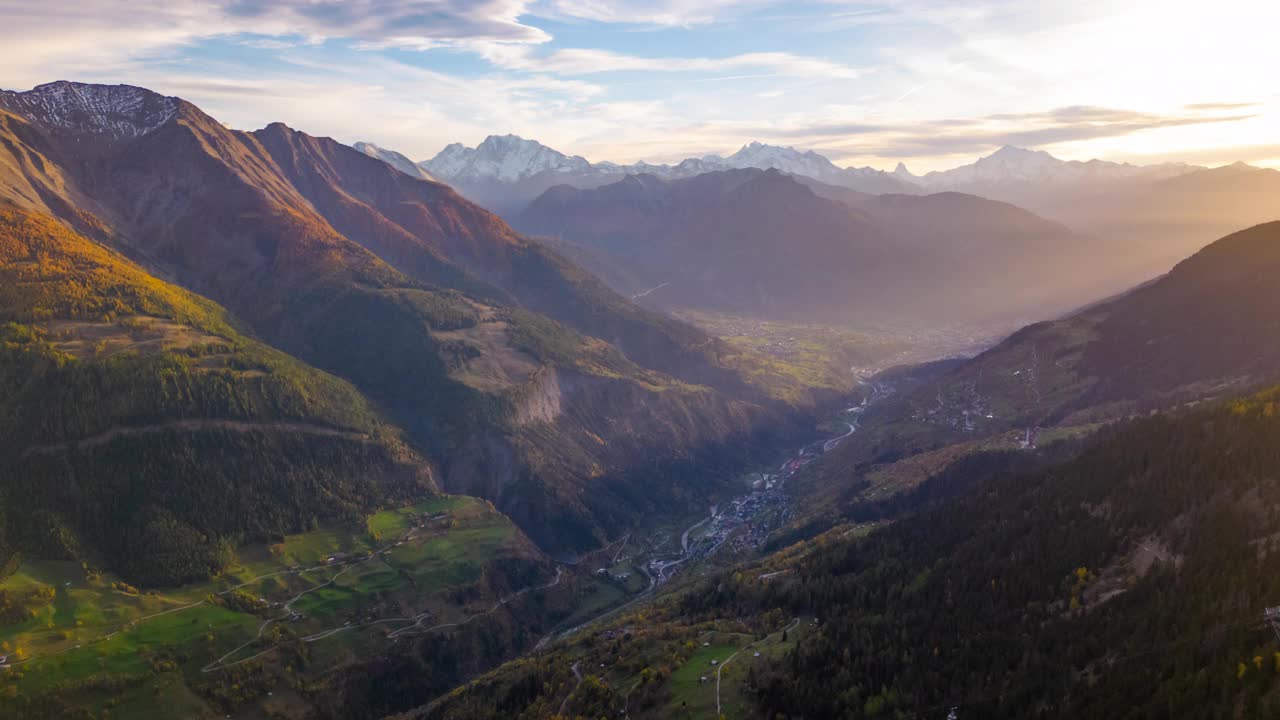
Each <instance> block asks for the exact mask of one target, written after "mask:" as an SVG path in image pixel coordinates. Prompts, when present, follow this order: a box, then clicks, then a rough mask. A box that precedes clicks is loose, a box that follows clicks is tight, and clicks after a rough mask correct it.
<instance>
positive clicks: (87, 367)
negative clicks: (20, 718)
mask: <svg viewBox="0 0 1280 720" xmlns="http://www.w3.org/2000/svg"><path fill="white" fill-rule="evenodd" d="M0 335H2V338H3V342H2V344H0V387H3V388H4V391H3V392H2V393H0V408H3V411H2V412H0V455H3V457H4V462H3V467H4V471H3V478H2V480H3V483H2V485H0V494H2V495H3V498H4V500H3V507H4V517H3V521H4V531H5V533H4V542H5V546H6V551H7V554H10V555H12V553H14V552H22V553H23V554H24V555H27V556H32V557H46V558H55V559H82V560H86V561H90V562H95V563H97V562H105V563H107V564H109V565H111V566H115V567H118V568H119V569H120V570H121V571H122V572H123V573H124V574H125V575H126V577H129V578H130V579H132V580H135V581H139V582H145V583H149V584H154V583H168V582H173V581H178V580H184V579H191V578H198V577H203V576H205V575H207V574H209V573H211V572H213V571H216V570H217V569H218V568H219V567H220V564H221V562H223V561H224V559H225V556H226V552H227V551H228V550H229V549H230V547H231V546H233V545H234V544H235V543H236V542H238V541H240V540H243V539H246V538H253V537H259V538H261V537H271V536H275V535H278V534H281V533H284V532H290V531H296V530H298V529H301V528H303V527H305V526H306V525H307V523H309V522H312V521H313V519H315V518H325V517H337V516H342V515H344V514H350V513H359V512H361V511H365V510H367V509H369V508H372V507H376V505H377V504H379V503H380V502H383V501H386V500H387V499H389V498H392V497H408V496H412V495H419V494H422V493H425V492H430V491H431V490H432V489H433V487H434V481H433V480H432V476H431V472H430V470H429V468H428V467H427V466H426V464H425V463H424V462H423V461H422V459H421V458H419V457H417V456H416V455H415V454H414V453H413V452H411V451H410V450H408V449H407V448H406V447H405V446H404V444H403V443H402V442H400V441H399V440H398V439H397V437H396V433H395V431H394V430H392V429H390V428H389V427H387V426H386V425H384V424H383V423H382V422H381V421H380V420H379V418H378V415H377V413H376V412H375V411H374V409H373V408H372V407H371V406H370V405H369V403H368V402H367V401H366V400H365V399H364V398H363V397H362V396H361V395H360V393H359V392H358V391H356V390H355V388H353V387H352V386H351V385H350V384H348V383H346V382H344V381H342V380H339V379H338V378H335V377H333V376H331V375H327V374H325V373H323V372H320V371H318V370H316V369H314V368H311V367H308V366H306V365H304V364H302V363H300V362H298V361H297V360H294V359H292V358H290V357H288V356H286V355H284V354H283V353H280V352H277V351H275V350H272V349H270V348H268V347H267V346H265V345H263V344H261V343H259V342H256V341H254V340H251V339H248V338H246V337H245V336H244V335H242V334H241V333H240V331H239V330H238V329H237V327H236V325H235V323H234V321H232V320H231V319H230V318H229V317H228V316H227V314H226V313H225V311H224V310H223V309H222V308H220V307H219V306H217V305H216V304H214V303H212V302H210V301H208V300H206V299H204V298H201V297H198V296H196V295H193V294H192V293H189V292H187V291H185V290H181V289H179V288H176V287H174V286H173V285H170V284H168V283H165V282H163V281H160V280H158V279H156V278H154V277H152V276H150V275H148V274H146V273H145V272H143V271H142V270H141V269H139V268H138V267H137V266H136V265H134V264H133V263H131V262H129V261H128V260H125V259H124V258H121V257H120V256H119V255H116V254H115V253H112V252H110V251H108V250H106V249H104V248H102V247H101V246H99V245H97V244H95V243H93V242H92V241H89V240H87V239H85V238H84V237H82V236H80V235H77V234H75V233H73V232H71V231H69V230H67V229H66V228H65V226H62V225H61V224H60V223H58V222H57V221H54V220H52V219H50V218H48V217H43V216H40V215H37V214H33V213H29V212H25V211H21V210H18V209H16V208H13V207H5V208H0Z"/></svg>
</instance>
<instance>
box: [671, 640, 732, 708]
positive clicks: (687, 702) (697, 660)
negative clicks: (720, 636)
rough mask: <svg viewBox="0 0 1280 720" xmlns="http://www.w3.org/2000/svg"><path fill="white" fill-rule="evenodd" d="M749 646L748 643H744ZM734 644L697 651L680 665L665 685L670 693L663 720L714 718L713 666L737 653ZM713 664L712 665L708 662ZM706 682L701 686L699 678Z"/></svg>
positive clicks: (714, 688)
mask: <svg viewBox="0 0 1280 720" xmlns="http://www.w3.org/2000/svg"><path fill="white" fill-rule="evenodd" d="M744 642H749V641H744ZM738 647H739V645H737V644H716V645H712V646H710V647H699V648H698V649H697V650H696V651H694V653H693V655H692V656H691V657H690V658H689V660H688V661H687V662H685V664H684V665H681V666H680V667H678V668H676V669H675V670H674V671H673V672H672V673H671V679H670V680H668V681H667V688H668V689H669V690H670V691H671V702H670V703H669V704H668V706H667V709H666V711H665V712H664V716H665V717H670V718H680V719H681V720H683V719H684V718H690V720H692V719H694V718H698V719H701V718H714V717H715V716H716V665H718V664H719V663H722V662H724V661H725V660H728V659H729V657H730V656H732V655H733V654H734V653H735V652H737V651H738ZM712 660H715V661H716V665H712V664H711V661H712ZM703 677H705V678H707V681H706V682H703V681H702V679H701V678H703Z"/></svg>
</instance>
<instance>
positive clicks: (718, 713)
mask: <svg viewBox="0 0 1280 720" xmlns="http://www.w3.org/2000/svg"><path fill="white" fill-rule="evenodd" d="M799 624H800V618H796V619H794V620H792V621H791V624H790V625H788V626H786V627H784V628H782V629H781V630H779V631H778V632H775V633H773V635H766V636H765V637H763V638H761V639H760V640H757V641H755V642H753V643H751V644H749V645H744V646H742V647H741V648H738V651H737V652H735V653H734V654H732V655H730V656H729V657H728V658H726V659H725V661H724V662H722V663H720V666H719V667H717V668H716V717H720V716H721V714H722V713H721V711H720V673H721V672H722V671H723V670H724V666H725V665H728V664H729V663H730V662H732V661H733V659H734V658H736V657H738V655H740V654H742V651H743V650H750V649H751V648H753V647H755V646H756V645H759V644H760V643H762V642H765V641H766V640H768V639H769V638H771V637H773V636H774V635H781V634H783V633H785V632H787V631H789V630H794V629H795V628H796V626H797V625H799Z"/></svg>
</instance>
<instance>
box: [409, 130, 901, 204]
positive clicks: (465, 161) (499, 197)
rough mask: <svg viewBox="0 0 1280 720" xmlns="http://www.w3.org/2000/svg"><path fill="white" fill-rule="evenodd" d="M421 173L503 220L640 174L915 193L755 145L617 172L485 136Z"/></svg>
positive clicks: (791, 151) (857, 171) (868, 171)
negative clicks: (549, 199)
mask: <svg viewBox="0 0 1280 720" xmlns="http://www.w3.org/2000/svg"><path fill="white" fill-rule="evenodd" d="M419 166H420V167H422V168H423V169H425V170H427V171H428V172H430V173H431V174H432V175H433V176H434V177H436V178H437V179H439V180H440V181H441V182H446V183H449V184H450V185H452V186H453V187H454V188H456V189H457V190H458V191H459V192H461V193H462V194H463V195H466V196H467V197H468V198H470V199H472V200H473V201H475V202H478V203H480V204H481V205H484V206H485V207H488V208H489V209H491V210H493V211H494V212H497V213H499V214H502V215H504V216H507V217H510V216H513V215H514V214H515V213H518V212H519V211H521V210H523V209H524V208H525V207H526V206H527V205H528V203H529V202H530V201H532V200H533V199H534V198H535V197H537V196H538V195H540V194H542V193H543V192H544V191H545V190H547V189H548V188H550V187H553V186H555V185H572V186H574V187H578V188H593V187H599V186H600V185H604V184H606V183H611V182H616V181H617V180H619V179H621V178H623V177H625V176H627V175H638V174H647V175H653V176H655V177H660V178H664V179H678V178H686V177H692V176H694V175H700V174H702V173H707V172H716V171H721V170H733V169H741V168H759V169H770V168H772V169H777V170H781V171H783V172H786V173H791V174H797V175H805V176H807V177H812V178H816V179H818V180H822V181H823V182H827V183H832V184H836V185H840V186H843V187H847V188H851V189H855V190H859V191H862V192H870V193H883V192H914V191H915V189H914V187H913V186H912V185H911V184H910V183H907V182H904V181H902V180H900V179H899V178H896V177H894V176H893V175H892V174H891V173H885V172H881V171H879V170H875V169H873V168H841V167H837V166H836V165H835V164H834V163H832V162H831V161H830V160H828V159H827V158H825V157H823V156H822V155H819V154H818V153H815V152H813V151H807V152H802V151H800V150H796V149H795V148H790V147H779V146H776V145H764V144H761V143H758V142H753V143H749V144H747V145H744V146H742V148H741V149H739V150H738V151H737V152H735V153H733V154H732V155H730V156H728V157H721V156H719V155H705V156H703V157H697V158H688V159H686V160H683V161H681V162H679V163H676V164H674V165H654V164H651V163H647V162H638V163H633V164H630V165H620V164H618V163H612V162H600V163H591V162H589V161H588V160H586V159H585V158H583V157H580V156H576V155H575V156H572V157H571V156H568V155H565V154H564V153H561V152H559V151H556V150H553V149H552V148H549V147H547V146H546V145H543V144H541V143H539V142H536V141H534V140H526V139H524V138H520V137H517V136H515V135H490V136H489V137H487V138H485V140H484V141H483V142H482V143H480V144H479V145H478V146H476V147H474V148H468V147H465V146H463V145H461V144H459V143H454V144H452V145H450V146H448V147H446V148H445V149H444V150H441V151H440V153H439V154H437V155H436V156H435V157H433V158H431V159H430V160H427V161H425V162H422V163H419Z"/></svg>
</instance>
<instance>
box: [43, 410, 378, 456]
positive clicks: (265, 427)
mask: <svg viewBox="0 0 1280 720" xmlns="http://www.w3.org/2000/svg"><path fill="white" fill-rule="evenodd" d="M170 430H173V431H177V432H198V431H201V430H227V431H229V432H240V433H249V432H261V431H270V430H275V431H283V432H294V433H303V434H306V435H321V436H324V437H336V438H345V439H347V440H356V441H358V442H371V439H370V438H369V436H368V435H365V434H364V433H358V432H353V431H350V430H338V429H336V428H331V427H326V426H324V425H314V424H310V423H299V422H286V421H280V422H252V421H248V420H213V419H207V418H198V419H190V420H174V421H172V422H167V423H160V424H158V425H143V426H139V427H128V426H117V427H113V428H110V429H109V430H107V431H106V432H102V433H99V434H97V435H92V436H90V437H87V438H81V439H79V440H74V441H72V442H65V443H53V444H50V445H33V446H31V447H29V448H27V449H26V450H23V451H22V455H23V457H26V456H27V455H32V454H45V455H50V454H53V453H59V452H64V451H66V450H70V449H73V448H75V449H83V448H91V447H98V446H100V445H106V444H107V443H109V442H111V441H112V440H115V439H116V438H122V437H136V436H139V435H155V434H158V433H162V432H168V431H170Z"/></svg>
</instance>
